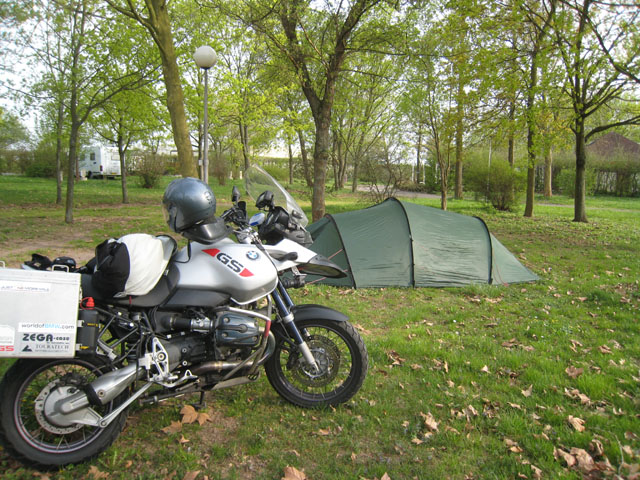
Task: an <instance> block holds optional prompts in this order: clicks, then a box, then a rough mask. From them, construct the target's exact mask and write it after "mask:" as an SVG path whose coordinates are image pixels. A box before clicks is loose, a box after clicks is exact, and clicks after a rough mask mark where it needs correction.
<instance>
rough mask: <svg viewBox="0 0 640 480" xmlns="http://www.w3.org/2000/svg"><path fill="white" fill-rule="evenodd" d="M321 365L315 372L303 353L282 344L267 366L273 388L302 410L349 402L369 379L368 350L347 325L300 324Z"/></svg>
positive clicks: (322, 320)
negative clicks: (303, 408)
mask: <svg viewBox="0 0 640 480" xmlns="http://www.w3.org/2000/svg"><path fill="white" fill-rule="evenodd" d="M296 325H297V326H298V328H299V329H300V331H301V332H302V334H303V337H304V338H305V341H306V343H307V345H308V346H309V349H310V350H311V353H312V355H313V357H314V359H315V361H316V363H317V364H318V370H316V369H315V368H312V367H311V366H310V365H309V364H308V363H307V362H306V361H305V359H304V357H303V356H302V353H301V352H300V351H299V350H298V349H297V348H296V347H295V346H292V345H290V344H288V343H286V342H279V343H278V345H277V346H276V350H275V352H274V353H273V355H272V356H271V357H270V358H269V360H267V362H266V364H265V371H266V373H267V378H268V379H269V382H270V383H271V385H272V386H273V388H274V389H275V390H276V391H277V392H278V393H279V394H280V395H281V396H282V397H283V398H285V399H286V400H288V401H289V402H291V403H293V404H295V405H300V406H302V407H320V406H326V405H337V404H339V403H343V402H346V401H347V400H349V399H350V398H351V397H352V396H353V395H355V393H356V392H357V391H358V390H359V389H360V387H361V386H362V382H363V381H364V378H365V376H366V375H367V368H368V356H367V349H366V347H365V345H364V342H363V341H362V338H361V337H360V335H359V334H358V332H357V331H356V330H355V329H354V328H353V327H352V326H351V325H350V324H349V323H348V322H337V321H333V320H326V319H317V320H304V321H301V322H297V323H296Z"/></svg>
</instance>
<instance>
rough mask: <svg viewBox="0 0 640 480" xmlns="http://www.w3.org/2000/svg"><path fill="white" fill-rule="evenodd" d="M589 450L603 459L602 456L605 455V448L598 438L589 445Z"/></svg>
mask: <svg viewBox="0 0 640 480" xmlns="http://www.w3.org/2000/svg"><path fill="white" fill-rule="evenodd" d="M589 450H591V452H593V455H594V456H596V457H601V456H602V455H604V447H603V446H602V442H601V441H600V440H598V439H597V438H594V439H593V440H591V443H589Z"/></svg>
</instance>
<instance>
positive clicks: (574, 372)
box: [565, 365, 584, 378]
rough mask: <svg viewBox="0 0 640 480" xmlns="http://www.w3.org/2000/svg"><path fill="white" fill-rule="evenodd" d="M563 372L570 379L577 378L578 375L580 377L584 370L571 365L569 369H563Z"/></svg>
mask: <svg viewBox="0 0 640 480" xmlns="http://www.w3.org/2000/svg"><path fill="white" fill-rule="evenodd" d="M565 372H566V373H567V375H569V376H570V377H571V378H578V377H579V376H580V375H582V374H583V373H584V368H581V367H580V368H576V367H574V366H573V365H572V366H570V367H567V368H566V369H565Z"/></svg>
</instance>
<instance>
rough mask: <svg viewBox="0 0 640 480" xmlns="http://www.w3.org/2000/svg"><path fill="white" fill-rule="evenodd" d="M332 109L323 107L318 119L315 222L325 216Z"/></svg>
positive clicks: (314, 158)
mask: <svg viewBox="0 0 640 480" xmlns="http://www.w3.org/2000/svg"><path fill="white" fill-rule="evenodd" d="M330 125H331V110H330V109H329V108H326V107H325V108H323V109H322V111H321V114H320V115H319V118H318V119H317V120H316V143H315V149H314V151H313V195H312V197H311V198H312V201H311V213H312V218H313V220H312V221H313V222H315V221H318V220H320V219H321V218H322V217H324V212H325V207H324V197H325V184H326V181H327V164H328V161H329V155H330V154H331V138H330V134H329V127H330Z"/></svg>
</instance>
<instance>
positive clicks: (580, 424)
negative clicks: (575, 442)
mask: <svg viewBox="0 0 640 480" xmlns="http://www.w3.org/2000/svg"><path fill="white" fill-rule="evenodd" d="M568 420H569V424H570V425H571V426H572V427H573V428H574V429H575V430H576V431H577V432H584V430H585V428H584V420H582V419H581V418H578V417H574V416H573V415H569V418H568Z"/></svg>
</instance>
